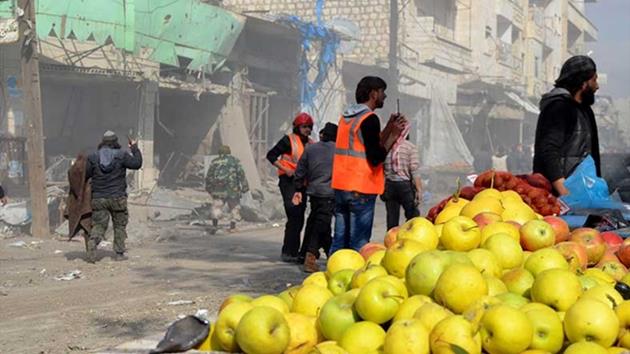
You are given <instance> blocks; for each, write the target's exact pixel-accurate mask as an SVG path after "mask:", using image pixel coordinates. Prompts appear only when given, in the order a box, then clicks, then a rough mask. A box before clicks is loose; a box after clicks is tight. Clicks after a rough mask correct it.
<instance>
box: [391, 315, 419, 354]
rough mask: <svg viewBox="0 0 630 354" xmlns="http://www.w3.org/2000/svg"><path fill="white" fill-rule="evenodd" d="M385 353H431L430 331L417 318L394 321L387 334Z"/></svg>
mask: <svg viewBox="0 0 630 354" xmlns="http://www.w3.org/2000/svg"><path fill="white" fill-rule="evenodd" d="M383 347H384V348H383V349H384V350H383V353H384V354H402V353H418V354H429V331H427V329H426V328H425V327H424V325H423V324H422V323H421V322H420V321H419V320H416V319H408V320H402V321H398V322H394V323H393V324H392V325H391V326H390V327H389V329H388V330H387V334H386V335H385V344H384V346H383Z"/></svg>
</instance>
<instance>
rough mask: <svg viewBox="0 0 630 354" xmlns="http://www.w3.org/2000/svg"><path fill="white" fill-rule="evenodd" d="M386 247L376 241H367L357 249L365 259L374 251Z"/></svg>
mask: <svg viewBox="0 0 630 354" xmlns="http://www.w3.org/2000/svg"><path fill="white" fill-rule="evenodd" d="M386 249H387V248H386V247H385V246H384V245H383V244H380V243H376V242H369V243H366V244H365V245H364V246H363V247H361V249H360V250H359V253H360V254H361V255H362V256H363V259H365V260H367V259H368V258H369V257H370V256H371V255H372V254H373V253H374V252H376V251H380V250H386Z"/></svg>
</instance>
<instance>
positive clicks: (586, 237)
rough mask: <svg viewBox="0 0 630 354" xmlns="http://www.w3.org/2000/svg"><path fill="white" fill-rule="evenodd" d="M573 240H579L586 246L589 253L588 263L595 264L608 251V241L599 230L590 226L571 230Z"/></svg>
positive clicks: (578, 241)
mask: <svg viewBox="0 0 630 354" xmlns="http://www.w3.org/2000/svg"><path fill="white" fill-rule="evenodd" d="M571 241H573V242H577V243H579V244H581V245H583V246H584V248H586V254H588V264H589V265H595V264H597V262H599V260H600V259H602V257H603V256H604V252H606V242H605V241H604V239H603V238H602V236H601V235H600V234H599V231H597V230H595V229H592V228H590V227H580V228H579V229H575V230H573V232H571Z"/></svg>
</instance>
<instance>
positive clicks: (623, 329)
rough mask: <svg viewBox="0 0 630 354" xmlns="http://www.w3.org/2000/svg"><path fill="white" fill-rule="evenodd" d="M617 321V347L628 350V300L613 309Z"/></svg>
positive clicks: (629, 325)
mask: <svg viewBox="0 0 630 354" xmlns="http://www.w3.org/2000/svg"><path fill="white" fill-rule="evenodd" d="M615 314H616V315H617V318H618V319H619V343H618V345H619V346H622V347H625V348H630V300H626V301H624V302H622V303H620V304H619V305H618V306H617V307H616V308H615Z"/></svg>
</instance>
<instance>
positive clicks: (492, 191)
mask: <svg viewBox="0 0 630 354" xmlns="http://www.w3.org/2000/svg"><path fill="white" fill-rule="evenodd" d="M484 198H494V199H499V200H500V199H502V198H503V194H501V191H499V190H498V189H496V188H486V189H484V190H482V191H480V192H479V193H477V194H475V196H474V197H473V200H479V199H484Z"/></svg>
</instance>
